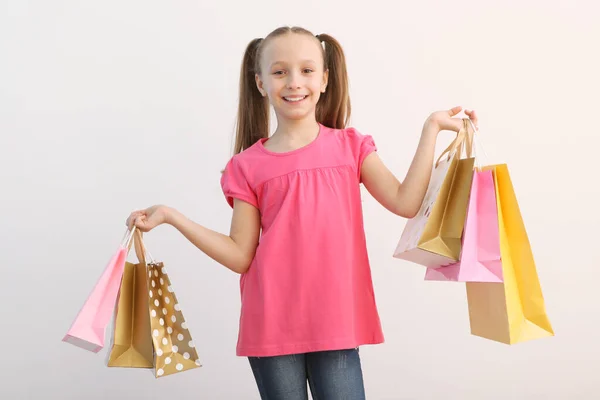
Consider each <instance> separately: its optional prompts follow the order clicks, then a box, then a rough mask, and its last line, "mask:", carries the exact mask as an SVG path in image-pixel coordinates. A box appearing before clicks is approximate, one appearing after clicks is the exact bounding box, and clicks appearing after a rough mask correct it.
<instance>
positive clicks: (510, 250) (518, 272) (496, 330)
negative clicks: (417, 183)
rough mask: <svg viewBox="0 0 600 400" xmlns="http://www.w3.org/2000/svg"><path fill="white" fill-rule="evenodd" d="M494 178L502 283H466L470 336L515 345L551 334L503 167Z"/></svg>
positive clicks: (525, 238)
mask: <svg viewBox="0 0 600 400" xmlns="http://www.w3.org/2000/svg"><path fill="white" fill-rule="evenodd" d="M484 170H491V171H492V172H493V176H494V186H495V190H496V200H497V201H496V202H497V213H498V227H499V238H500V255H501V258H502V274H503V278H504V282H502V283H490V282H467V283H466V289H467V301H468V309H469V321H470V327H471V333H472V334H473V335H475V336H480V337H483V338H487V339H490V340H494V341H498V342H502V343H506V344H515V343H519V342H524V341H527V340H532V339H538V338H543V337H549V336H554V331H553V328H552V326H551V323H550V320H549V318H548V314H547V312H546V307H545V303H544V297H543V294H542V288H541V285H540V281H539V278H538V274H537V269H536V264H535V261H534V257H533V252H532V249H531V245H530V242H529V238H528V236H527V232H526V229H525V224H524V222H523V218H522V216H521V212H520V209H519V204H518V202H517V197H516V194H515V191H514V187H513V184H512V182H511V179H510V175H509V171H508V167H507V165H506V164H500V165H493V166H489V167H485V168H484Z"/></svg>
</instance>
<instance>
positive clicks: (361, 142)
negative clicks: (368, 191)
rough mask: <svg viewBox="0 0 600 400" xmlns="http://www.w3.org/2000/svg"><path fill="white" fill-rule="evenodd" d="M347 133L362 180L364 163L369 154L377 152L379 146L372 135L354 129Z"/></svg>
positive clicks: (349, 129)
mask: <svg viewBox="0 0 600 400" xmlns="http://www.w3.org/2000/svg"><path fill="white" fill-rule="evenodd" d="M347 132H348V136H349V139H350V142H351V143H352V149H353V153H354V157H355V158H356V169H357V173H358V177H359V178H360V171H361V168H362V164H363V161H365V158H367V156H368V155H369V154H371V153H372V152H374V151H377V146H376V145H375V141H374V140H373V137H372V136H371V135H364V134H362V133H360V132H359V131H357V130H356V129H354V128H348V130H347Z"/></svg>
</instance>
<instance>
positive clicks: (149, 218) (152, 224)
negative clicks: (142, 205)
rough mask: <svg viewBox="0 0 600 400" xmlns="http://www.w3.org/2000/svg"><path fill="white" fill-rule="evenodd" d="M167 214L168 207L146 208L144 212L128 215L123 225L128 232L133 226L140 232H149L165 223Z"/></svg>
mask: <svg viewBox="0 0 600 400" xmlns="http://www.w3.org/2000/svg"><path fill="white" fill-rule="evenodd" d="M167 213H168V207H166V206H164V205H161V204H158V205H155V206H152V207H148V208H146V209H145V210H136V211H133V212H132V213H131V214H130V215H129V217H128V218H127V221H126V222H125V225H127V227H128V228H129V230H131V229H133V226H134V225H135V227H136V228H138V229H139V230H140V231H142V232H149V231H150V230H152V229H154V228H156V227H157V226H158V225H161V224H164V223H165V222H166V221H167Z"/></svg>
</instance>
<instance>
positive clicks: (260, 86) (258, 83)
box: [254, 74, 267, 97]
mask: <svg viewBox="0 0 600 400" xmlns="http://www.w3.org/2000/svg"><path fill="white" fill-rule="evenodd" d="M254 80H255V81H256V87H257V88H258V91H259V92H260V94H262V96H263V97H265V96H266V95H267V92H266V91H265V89H264V88H263V81H262V80H261V79H260V75H258V74H254Z"/></svg>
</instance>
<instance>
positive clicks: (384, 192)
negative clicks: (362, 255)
mask: <svg viewBox="0 0 600 400" xmlns="http://www.w3.org/2000/svg"><path fill="white" fill-rule="evenodd" d="M461 110H462V108H461V107H454V108H452V109H451V110H448V111H437V112H435V113H433V114H431V115H430V116H429V118H427V120H426V121H425V124H424V125H423V131H422V132H421V140H420V141H419V145H418V147H417V150H416V153H415V156H414V158H413V161H412V163H411V165H410V168H409V169H408V172H407V174H406V177H405V179H404V181H403V182H400V181H399V180H398V179H397V178H396V177H395V176H394V174H393V173H392V172H391V171H390V170H389V169H388V168H387V167H386V166H385V165H384V164H383V162H382V161H381V159H380V158H379V156H378V155H377V153H375V152H373V153H371V154H369V155H368V156H367V157H366V158H365V160H364V161H363V164H362V167H361V179H362V181H363V184H364V185H365V188H366V189H367V190H368V191H369V193H371V195H372V196H373V197H374V198H375V200H377V201H378V202H379V203H380V204H381V205H382V206H384V207H385V208H386V209H388V210H389V211H391V212H393V213H394V214H396V215H400V216H402V217H404V218H413V217H414V216H415V215H416V214H417V212H419V208H420V207H421V203H422V202H423V199H424V198H425V194H426V192H427V187H428V186H429V179H430V177H431V171H432V169H433V158H434V152H435V143H436V140H437V136H438V133H439V132H440V131H442V130H452V131H455V132H459V131H460V129H461V128H462V119H461V118H452V116H454V115H456V114H458V113H459V112H460V111H461ZM465 113H466V114H467V116H468V117H469V118H470V119H471V120H472V121H473V123H474V125H475V126H477V117H476V115H475V111H465Z"/></svg>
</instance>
